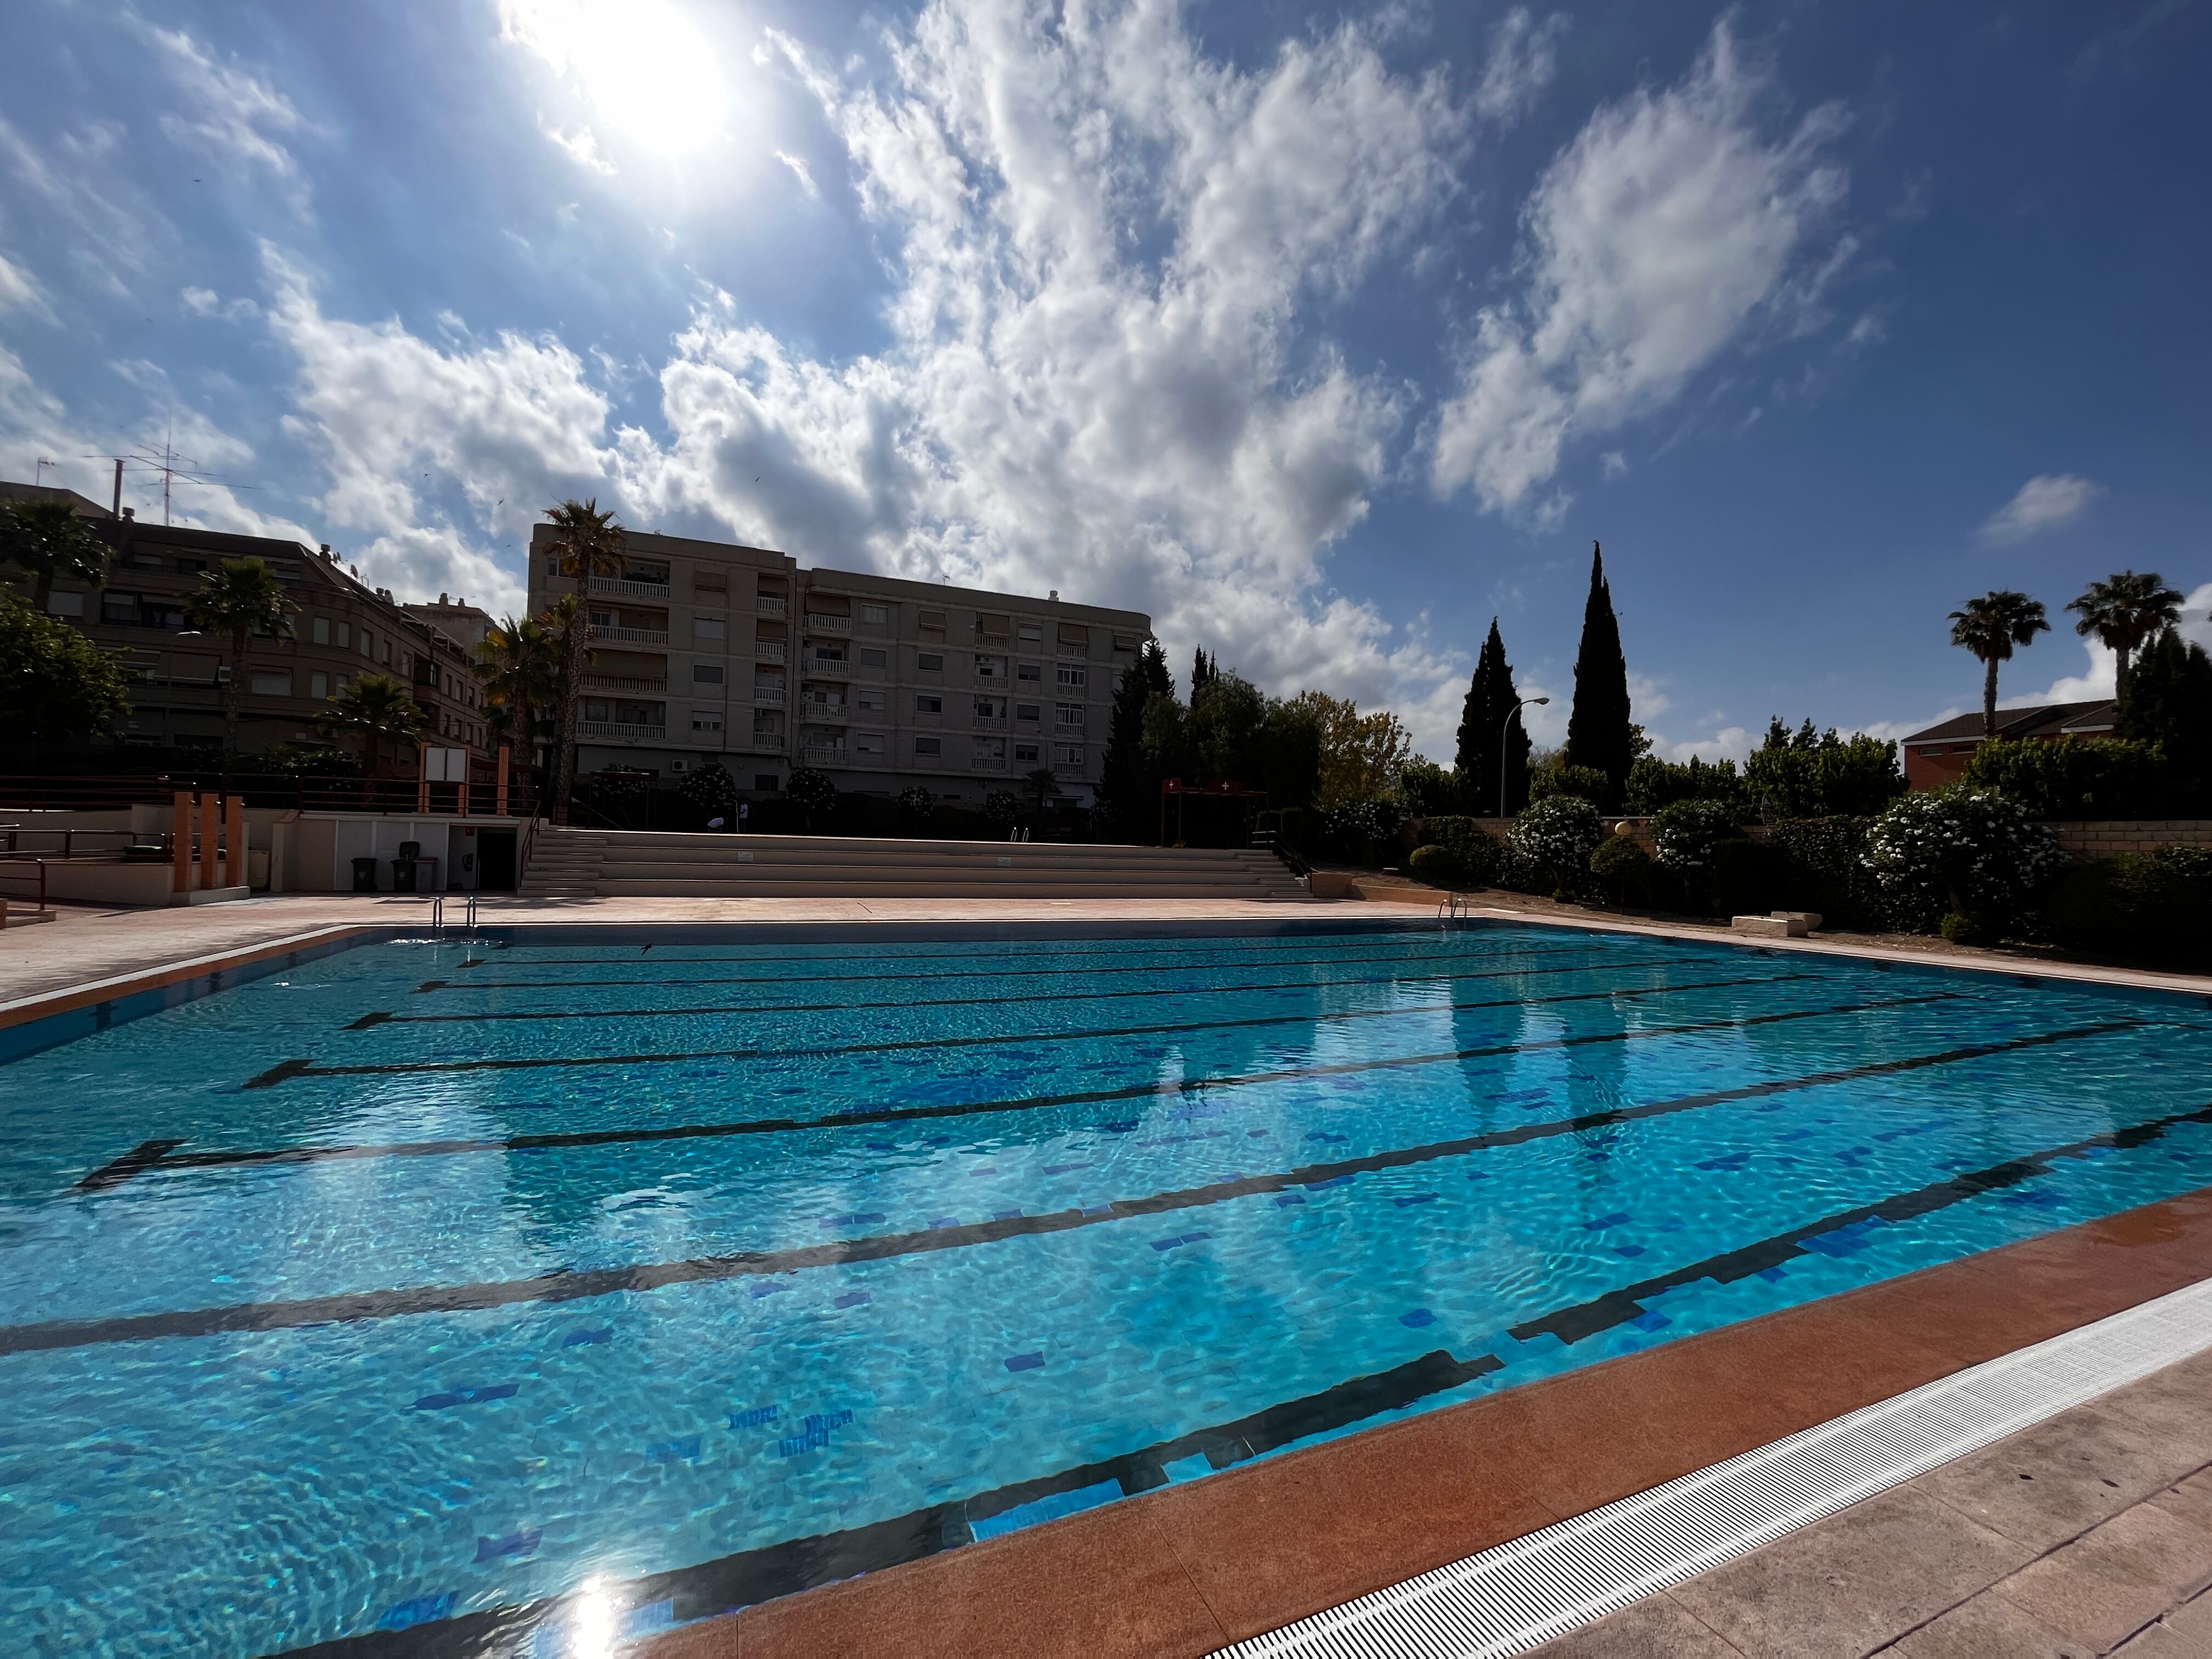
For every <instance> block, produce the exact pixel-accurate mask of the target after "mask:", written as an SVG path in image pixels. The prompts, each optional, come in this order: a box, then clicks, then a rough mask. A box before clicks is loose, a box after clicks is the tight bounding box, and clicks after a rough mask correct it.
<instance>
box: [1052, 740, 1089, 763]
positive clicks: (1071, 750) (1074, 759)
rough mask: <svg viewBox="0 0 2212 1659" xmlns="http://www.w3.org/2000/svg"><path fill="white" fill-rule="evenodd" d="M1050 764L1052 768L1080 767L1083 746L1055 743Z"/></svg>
mask: <svg viewBox="0 0 2212 1659" xmlns="http://www.w3.org/2000/svg"><path fill="white" fill-rule="evenodd" d="M1052 763H1053V764H1054V766H1080V765H1082V764H1083V745H1082V744H1079V743H1056V744H1053V746H1052Z"/></svg>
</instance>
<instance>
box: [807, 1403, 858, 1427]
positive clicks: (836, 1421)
mask: <svg viewBox="0 0 2212 1659" xmlns="http://www.w3.org/2000/svg"><path fill="white" fill-rule="evenodd" d="M852 1420H853V1409H852V1407H849V1406H848V1407H845V1408H844V1409H843V1410H842V1411H834V1412H817V1413H814V1414H813V1415H812V1416H811V1417H809V1418H808V1419H806V1431H807V1433H809V1434H813V1433H816V1432H817V1431H819V1432H821V1433H823V1434H827V1433H829V1431H830V1430H832V1429H842V1428H843V1427H844V1426H845V1425H847V1424H848V1423H849V1422H851V1421H852Z"/></svg>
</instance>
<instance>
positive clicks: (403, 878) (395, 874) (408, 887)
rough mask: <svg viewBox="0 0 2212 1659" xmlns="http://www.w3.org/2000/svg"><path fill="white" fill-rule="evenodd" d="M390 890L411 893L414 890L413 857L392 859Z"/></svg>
mask: <svg viewBox="0 0 2212 1659" xmlns="http://www.w3.org/2000/svg"><path fill="white" fill-rule="evenodd" d="M414 890H415V860H413V859H394V860H392V891H393V892H395V893H411V892H413V891H414Z"/></svg>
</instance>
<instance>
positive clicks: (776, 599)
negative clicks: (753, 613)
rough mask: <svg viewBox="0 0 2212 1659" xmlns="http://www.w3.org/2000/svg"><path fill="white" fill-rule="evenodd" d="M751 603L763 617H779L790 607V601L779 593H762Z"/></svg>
mask: <svg viewBox="0 0 2212 1659" xmlns="http://www.w3.org/2000/svg"><path fill="white" fill-rule="evenodd" d="M753 605H754V606H755V608H756V609H757V610H758V611H760V613H761V615H762V616H763V617H781V616H782V615H783V614H784V612H786V611H788V610H790V609H791V604H790V601H788V600H787V599H785V598H784V597H783V595H782V594H781V593H763V594H761V595H760V596H759V597H758V598H757V599H754V601H753Z"/></svg>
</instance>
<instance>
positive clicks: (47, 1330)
mask: <svg viewBox="0 0 2212 1659" xmlns="http://www.w3.org/2000/svg"><path fill="white" fill-rule="evenodd" d="M2140 1024H2141V1023H2140V1022H2137V1021H2132V1020H2127V1021H2116V1022H2113V1023H2111V1024H2104V1025H2091V1026H2082V1027H2080V1028H2078V1029H2075V1030H2067V1031H2054V1032H2046V1033H2043V1034H2041V1035H2039V1036H2033V1037H2021V1038H2015V1039H2014V1040H2013V1041H2011V1042H2005V1043H1989V1044H1980V1045H1977V1046H1975V1047H1972V1048H1957V1049H1948V1050H1945V1051H1944V1052H1942V1053H1941V1054H1924V1055H1914V1056H1909V1057H1907V1058H1905V1059H1904V1060H1883V1061H1879V1062H1875V1063H1873V1064H1870V1065H1869V1066H1863V1067H1851V1068H1849V1069H1846V1070H1842V1071H1836V1072H1825V1073H1814V1074H1812V1075H1811V1076H1808V1077H1804V1078H1798V1079H1781V1080H1778V1081H1775V1082H1771V1083H1759V1084H1749V1085H1745V1086H1744V1087H1742V1088H1740V1089H1725V1090H1718V1091H1713V1092H1711V1093H1708V1094H1699V1095H1690V1096H1686V1097H1682V1098H1681V1099H1680V1100H1674V1101H1662V1102H1654V1103H1650V1104H1648V1105H1644V1106H1638V1107H1620V1108H1613V1109H1608V1110H1607V1111H1603V1112H1594V1113H1589V1114H1587V1115H1584V1116H1582V1117H1578V1118H1571V1119H1566V1120H1554V1121H1550V1122H1544V1123H1530V1124H1523V1125H1521V1126H1518V1127H1515V1128H1511V1129H1502V1130H1497V1131H1493V1132H1492V1133H1487V1134H1481V1135H1469V1136H1463V1137H1461V1138H1458V1139H1452V1140H1446V1141H1437V1142H1434V1143H1432V1144H1431V1145H1429V1146H1414V1147H1407V1148H1403V1149H1401V1150H1398V1151H1394V1152H1376V1153H1372V1154H1370V1155H1369V1156H1367V1157H1364V1158H1345V1159H1340V1160H1337V1161H1334V1162H1331V1163H1326V1164H1304V1165H1302V1166H1300V1167H1299V1168H1297V1169H1295V1170H1285V1171H1284V1172H1282V1173H1280V1174H1277V1175H1264V1176H1237V1177H1236V1178H1234V1179H1231V1180H1228V1181H1217V1182H1208V1183H1206V1185H1204V1186H1200V1187H1188V1188H1182V1189H1180V1190H1178V1191H1175V1192H1168V1193H1156V1194H1152V1195H1151V1196H1150V1197H1147V1198H1133V1199H1115V1200H1112V1201H1110V1202H1108V1203H1104V1204H1097V1205H1092V1206H1089V1207H1088V1208H1085V1209H1079V1210H1056V1211H1053V1212H1048V1213H1047V1214H1044V1215H1012V1216H1000V1217H997V1218H994V1219H992V1220H989V1221H978V1222H969V1223H963V1224H962V1225H958V1226H953V1227H931V1228H925V1229H923V1230H921V1231H918V1232H906V1233H878V1234H873V1235H870V1236H867V1237H859V1238H842V1239H831V1240H829V1241H827V1242H825V1243H820V1244H802V1245H797V1246H793V1247H791V1248H788V1249H781V1250H741V1251H737V1252H733V1253H732V1254H730V1255H711V1256H694V1257H690V1258H688V1259H685V1260H682V1261H649V1262H635V1263H632V1264H630V1265H629V1266H627V1267H596V1268H588V1269H581V1270H572V1269H567V1268H561V1269H556V1270H555V1271H554V1272H552V1273H543V1274H539V1275H538V1276H537V1277H535V1278H531V1279H492V1280H485V1281H482V1282H479V1283H477V1284H471V1285H418V1286H414V1287H411V1288H409V1289H404V1290H392V1291H352V1292H348V1293H345V1294H343V1295H337V1296H322V1297H301V1298H298V1299H296V1300H293V1301H288V1302H260V1303H243V1304H236V1305H234V1306H230V1307H223V1308H196V1309H180V1310H173V1311H169V1312H164V1313H154V1314H129V1315H125V1316H120V1317H118V1318H114V1319H97V1320H56V1321H52V1322H45V1323H40V1324H31V1325H10V1326H5V1327H0V1354H8V1353H23V1352H40V1351H44V1350H46V1349H52V1348H75V1347H84V1346H93V1345H95V1344H101V1343H108V1342H133V1341H143V1340H148V1339H150V1338H155V1337H172V1336H209V1335H214V1334H219V1333H222V1332H228V1331H268V1330H289V1329H295V1328H299V1327H301V1326H303V1325H319V1324H332V1323H341V1322H350V1321H356V1320H368V1319H390V1318H395V1317H398V1316H404V1315H408V1314H421V1313H462V1312H471V1311H477V1310H483V1309H487V1308H499V1307H508V1306H513V1305H514V1304H520V1303H538V1302H551V1303H559V1302H574V1301H580V1300H585V1299H587V1298H589V1297H600V1296H608V1295H611V1294H614V1293H615V1292H617V1291H655V1290H660V1289H663V1288H665V1287H666V1286H668V1285H696V1284H704V1283H712V1282H715V1281H719V1280H722V1279H749V1278H767V1277H770V1276H772V1275H775V1274H777V1273H799V1272H803V1271H805V1269H807V1268H810V1267H833V1266H837V1265H841V1264H845V1263H852V1262H860V1261H889V1260H891V1259H892V1258H895V1257H900V1256H910V1255H926V1254H928V1253H930V1252H933V1251H937V1250H948V1249H967V1248H969V1247H970V1246H973V1245H977V1244H992V1243H998V1242H1000V1240H1003V1239H1008V1238H1019V1237H1036V1236H1039V1235H1042V1234H1048V1233H1060V1232H1068V1231H1073V1230H1075V1229H1077V1228H1081V1227H1090V1226H1095V1225H1099V1224H1101V1223H1103V1222H1108V1221H1119V1220H1125V1219H1127V1218H1129V1217H1132V1216H1149V1215H1165V1214H1169V1213H1171V1212H1175V1211H1177V1210H1188V1209H1197V1208H1200V1207H1203V1206H1207V1205H1212V1204H1218V1203H1222V1202H1224V1201H1225V1200H1230V1199H1235V1198H1247V1197H1252V1196H1255V1195H1258V1194H1267V1193H1279V1192H1283V1191H1285V1190H1286V1189H1288V1188H1292V1187H1316V1186H1321V1185H1324V1184H1326V1183H1328V1182H1334V1181H1338V1180H1342V1179H1346V1178H1348V1177H1350V1176H1356V1175H1364V1174H1371V1173H1374V1172H1376V1171H1378V1170H1393V1169H1401V1168H1404V1167H1406V1166H1407V1165H1409V1164H1421V1163H1428V1162H1432V1161H1434V1160H1436V1159H1437V1158H1455V1157H1459V1156H1461V1155H1462V1154H1464V1153H1466V1152H1479V1151H1484V1150H1488V1149H1490V1148H1493V1147H1499V1146H1518V1145H1521V1144H1522V1143H1524V1142H1528V1141H1532V1140H1541V1139H1549V1138H1552V1137H1554V1136H1558V1135H1563V1134H1571V1133H1577V1132H1578V1131H1580V1130H1583V1129H1586V1128H1595V1127H1603V1126H1605V1125H1607V1124H1609V1123H1620V1122H1628V1121H1636V1120H1638V1119H1642V1118H1647V1117H1658V1116H1662V1115H1667V1114H1668V1113H1672V1112H1682V1111H1689V1110H1693V1109H1698V1108H1701V1107H1705V1106H1712V1105H1718V1104H1722V1103H1727V1102H1729V1101H1736V1100H1751V1099H1757V1098H1760V1097H1765V1096H1767V1095H1773V1094H1780V1093H1784V1092H1785V1091H1790V1090H1793V1089H1807V1088H1815V1087H1819V1086H1820V1085H1825V1084H1829V1083H1837V1082H1844V1081H1848V1080H1850V1079H1853V1078H1857V1077H1870V1076H1875V1075H1878V1074H1881V1073H1887V1072H1905V1071H1912V1070H1916V1069H1918V1068H1921V1067H1923V1066H1940V1065H1945V1064H1949V1063H1953V1062H1955V1061H1957V1060H1971V1059H1976V1058H1979V1057H1982V1056H1984V1055H1989V1054H2003V1053H2007V1052H2009V1051H2012V1050H2015V1049H2019V1048H2034V1047H2039V1046H2045V1045H2048V1044H2051V1043H2054V1042H2069V1041H2075V1040H2078V1039H2081V1038H2085V1037H2093V1036H2107V1035H2110V1034H2111V1033H2112V1032H2115V1031H2121V1030H2135V1029H2138V1028H2139V1026H2140ZM2208 1110H2212V1109H2208ZM2176 1121H2179V1120H2176ZM2084 1144H2087V1143H2084ZM1852 1213H1853V1214H1854V1215H1856V1214H1857V1212H1852ZM1824 1225H1825V1224H1824ZM1814 1231H1820V1229H1819V1228H1814V1229H1811V1230H1800V1231H1799V1232H1798V1233H1795V1234H1792V1235H1790V1237H1793V1238H1794V1237H1811V1236H1812V1233H1813V1232H1814ZM1754 1248H1756V1247H1754ZM1761 1265H1769V1264H1765V1263H1762V1264H1761ZM1746 1271H1757V1269H1756V1268H1750V1269H1747V1270H1746ZM1697 1276H1698V1275H1697V1274H1694V1273H1693V1274H1692V1275H1691V1277H1692V1278H1694V1277H1697ZM1658 1282H1659V1281H1656V1280H1654V1281H1650V1283H1653V1284H1656V1283H1658ZM1643 1290H1644V1287H1632V1290H1631V1291H1630V1292H1626V1293H1622V1292H1616V1293H1615V1294H1634V1293H1637V1292H1638V1291H1643ZM1644 1293H1647V1294H1648V1293H1649V1292H1648V1291H1644ZM1590 1305H1591V1306H1593V1307H1595V1306H1597V1305H1598V1304H1590ZM1635 1311H1636V1312H1641V1311H1642V1310H1641V1309H1638V1310H1635ZM1633 1316H1634V1314H1633V1313H1631V1314H1627V1315H1624V1316H1623V1317H1633ZM1516 1334H1517V1329H1516Z"/></svg>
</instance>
